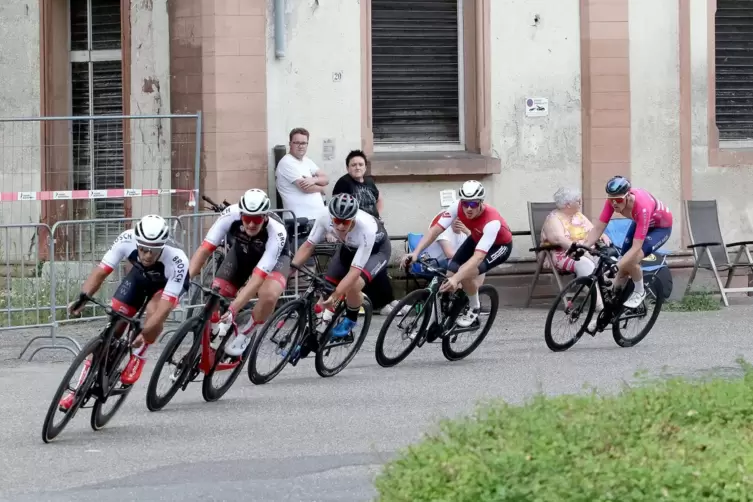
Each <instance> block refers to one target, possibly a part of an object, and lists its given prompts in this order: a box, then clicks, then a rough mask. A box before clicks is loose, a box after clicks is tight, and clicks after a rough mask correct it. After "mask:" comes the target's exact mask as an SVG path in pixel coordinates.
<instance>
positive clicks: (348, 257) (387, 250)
mask: <svg viewBox="0 0 753 502" xmlns="http://www.w3.org/2000/svg"><path fill="white" fill-rule="evenodd" d="M355 256H356V252H355V251H351V250H350V249H348V248H347V247H345V246H343V245H342V244H341V245H340V247H339V249H338V251H335V254H334V256H332V258H331V259H330V260H329V266H328V267H327V275H325V276H324V278H325V279H326V280H328V281H329V282H331V283H332V284H337V283H339V282H340V281H342V280H343V277H345V276H346V275H347V274H348V271H349V270H350V266H351V263H352V262H353V258H354V257H355ZM391 256H392V245H391V244H390V240H389V238H385V239H384V240H383V241H382V243H381V244H375V245H374V249H372V250H371V256H369V259H368V260H367V261H366V265H364V267H363V269H362V270H361V278H362V279H363V280H364V282H366V283H369V282H371V279H372V278H373V277H374V276H375V275H377V274H378V273H380V272H383V271H385V270H387V265H389V263H390V257H391Z"/></svg>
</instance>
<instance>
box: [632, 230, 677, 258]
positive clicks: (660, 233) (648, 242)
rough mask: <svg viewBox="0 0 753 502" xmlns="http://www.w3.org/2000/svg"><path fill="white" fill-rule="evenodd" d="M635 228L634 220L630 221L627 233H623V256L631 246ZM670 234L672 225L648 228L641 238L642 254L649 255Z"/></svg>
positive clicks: (663, 242) (662, 243) (667, 238)
mask: <svg viewBox="0 0 753 502" xmlns="http://www.w3.org/2000/svg"><path fill="white" fill-rule="evenodd" d="M635 229H636V224H635V222H632V223H631V224H630V226H629V227H628V229H627V233H626V234H625V242H623V243H622V255H623V256H624V255H625V253H627V252H628V251H630V248H631V247H633V237H634V236H635ZM670 235H672V227H665V228H656V227H654V228H649V229H648V233H647V234H646V238H645V239H644V240H643V246H641V250H643V256H649V255H650V254H652V253H653V252H655V251H656V250H657V249H659V248H660V247H662V246H663V245H664V244H666V243H667V241H668V240H669V236H670Z"/></svg>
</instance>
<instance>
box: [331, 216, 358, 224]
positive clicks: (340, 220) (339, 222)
mask: <svg viewBox="0 0 753 502" xmlns="http://www.w3.org/2000/svg"><path fill="white" fill-rule="evenodd" d="M352 221H353V219H352V218H351V219H349V220H346V219H343V218H335V217H332V223H334V224H335V225H350V223H351V222H352Z"/></svg>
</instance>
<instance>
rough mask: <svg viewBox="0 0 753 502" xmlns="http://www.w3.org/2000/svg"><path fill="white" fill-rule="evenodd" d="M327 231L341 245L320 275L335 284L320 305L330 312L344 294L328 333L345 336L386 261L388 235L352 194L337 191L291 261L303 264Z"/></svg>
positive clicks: (388, 247)
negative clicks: (338, 317) (337, 320)
mask: <svg viewBox="0 0 753 502" xmlns="http://www.w3.org/2000/svg"><path fill="white" fill-rule="evenodd" d="M328 231H329V232H330V233H332V234H334V235H335V236H336V237H337V240H338V241H340V243H341V244H340V249H339V251H338V252H336V253H335V255H334V256H333V257H332V259H330V261H329V266H328V267H327V273H326V275H325V277H324V278H325V279H326V280H327V281H329V282H331V283H332V284H335V285H336V286H337V287H336V289H335V292H334V293H332V295H331V296H330V297H329V298H328V299H326V300H325V301H324V302H323V303H322V305H321V306H322V307H323V308H325V309H328V310H330V311H331V310H332V309H333V307H334V305H335V303H336V301H337V299H339V298H341V297H343V296H345V305H346V311H345V319H343V321H342V322H341V323H340V324H338V325H337V326H335V328H334V329H333V332H332V334H333V336H334V337H346V336H348V335H349V334H350V333H351V331H352V329H353V328H354V327H355V325H356V323H357V322H358V311H359V310H360V309H361V305H362V303H363V294H362V293H361V291H362V290H363V288H364V286H365V285H366V283H367V282H369V281H371V279H372V277H374V276H375V275H377V274H378V273H379V272H380V271H382V270H383V269H384V268H385V267H386V266H387V264H388V263H389V261H390V254H391V252H392V249H391V245H390V237H389V235H387V231H386V230H385V229H384V225H383V224H382V222H381V221H379V220H377V219H376V218H374V216H372V215H370V214H369V213H367V212H365V211H362V210H360V209H358V201H357V200H356V199H355V198H354V197H353V196H352V195H350V194H348V193H340V194H338V195H336V196H335V197H333V198H332V199H330V201H329V211H328V214H326V215H323V216H322V217H320V218H317V219H316V222H315V223H314V228H313V229H312V230H311V233H310V234H309V237H308V239H307V241H306V242H304V243H303V245H302V246H301V248H300V249H299V250H298V252H297V253H296V254H295V256H294V257H293V264H295V265H301V264H302V263H305V262H306V260H308V259H309V257H310V256H311V255H312V253H313V252H314V246H315V245H316V244H319V243H320V242H322V241H324V239H325V236H326V235H327V232H328ZM309 349H310V347H309Z"/></svg>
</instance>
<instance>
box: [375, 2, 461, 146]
mask: <svg viewBox="0 0 753 502" xmlns="http://www.w3.org/2000/svg"><path fill="white" fill-rule="evenodd" d="M461 12H462V0H400V1H399V2H397V1H394V0H371V43H372V47H371V58H372V63H371V65H372V66H371V71H372V89H371V95H372V103H371V106H372V126H373V127H372V128H373V132H374V146H375V149H381V150H384V149H408V148H409V149H416V147H419V148H420V147H423V148H424V149H426V150H441V149H455V150H457V149H462V148H463V147H464V144H463V143H464V138H463V129H464V128H463V124H462V113H460V111H461V110H462V92H461V90H462V80H461V79H462V73H463V72H462V71H461V64H462V59H461V57H460V53H461V51H462V43H461V42H460V41H461V40H462V30H461V26H462V19H461V15H460V13H461ZM380 147H381V148H380ZM390 147H391V148H390ZM406 147H407V148H406Z"/></svg>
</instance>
